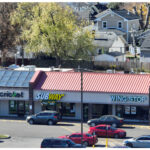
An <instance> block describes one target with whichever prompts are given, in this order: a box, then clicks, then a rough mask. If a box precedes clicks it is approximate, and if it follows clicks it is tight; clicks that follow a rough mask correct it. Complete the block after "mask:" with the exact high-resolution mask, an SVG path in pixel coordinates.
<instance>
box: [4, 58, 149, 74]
mask: <svg viewBox="0 0 150 150" xmlns="http://www.w3.org/2000/svg"><path fill="white" fill-rule="evenodd" d="M13 63H14V60H13V59H7V61H6V66H8V65H10V64H13ZM17 64H19V65H21V64H22V60H21V59H18V60H17ZM60 64H61V67H62V68H78V66H80V67H81V68H87V69H91V70H107V69H116V70H124V71H131V68H133V70H134V71H138V72H144V71H146V72H150V63H148V62H147V63H141V62H139V61H138V60H137V61H134V60H133V61H132V60H131V61H129V62H108V61H95V62H93V61H83V60H62V61H61V63H60ZM24 65H36V66H37V67H51V66H54V67H56V61H55V60H51V59H40V60H39V59H30V60H29V59H25V60H24Z"/></svg>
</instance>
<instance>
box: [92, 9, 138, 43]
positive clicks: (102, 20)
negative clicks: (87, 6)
mask: <svg viewBox="0 0 150 150" xmlns="http://www.w3.org/2000/svg"><path fill="white" fill-rule="evenodd" d="M94 22H95V26H97V28H98V31H104V30H106V31H107V30H108V29H109V30H110V29H113V30H114V29H116V30H119V31H122V32H123V33H125V35H126V41H127V42H128V43H131V42H132V38H131V33H130V31H131V30H132V29H134V30H136V31H138V30H139V28H140V24H139V17H138V16H137V15H135V14H133V13H131V12H129V11H127V10H125V9H123V10H112V9H107V10H105V11H103V12H101V13H99V14H98V15H96V19H95V20H94Z"/></svg>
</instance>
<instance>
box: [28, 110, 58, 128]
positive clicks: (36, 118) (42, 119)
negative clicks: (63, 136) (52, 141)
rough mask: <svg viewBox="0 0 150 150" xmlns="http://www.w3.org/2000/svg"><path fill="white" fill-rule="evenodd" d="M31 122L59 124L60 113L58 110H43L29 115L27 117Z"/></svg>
mask: <svg viewBox="0 0 150 150" xmlns="http://www.w3.org/2000/svg"><path fill="white" fill-rule="evenodd" d="M26 120H27V122H28V123H29V124H36V123H38V124H48V125H53V124H57V122H58V121H59V114H58V112H56V111H41V112H39V113H37V114H35V115H31V116H27V118H26Z"/></svg>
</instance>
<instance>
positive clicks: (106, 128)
mask: <svg viewBox="0 0 150 150" xmlns="http://www.w3.org/2000/svg"><path fill="white" fill-rule="evenodd" d="M88 133H90V134H92V135H93V134H94V133H95V134H96V135H97V136H100V137H114V138H124V137H126V131H124V130H121V129H116V128H114V127H112V126H110V125H105V124H101V125H98V126H95V127H90V128H89V131H88Z"/></svg>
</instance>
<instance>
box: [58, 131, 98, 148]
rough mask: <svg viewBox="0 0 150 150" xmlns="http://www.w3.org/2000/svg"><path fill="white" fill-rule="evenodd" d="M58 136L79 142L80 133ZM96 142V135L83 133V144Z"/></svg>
mask: <svg viewBox="0 0 150 150" xmlns="http://www.w3.org/2000/svg"><path fill="white" fill-rule="evenodd" d="M59 138H63V139H64V138H65V139H71V140H72V141H73V142H75V143H77V144H81V133H73V134H71V135H65V136H59ZM97 142H98V139H97V136H96V135H91V134H89V133H83V145H85V146H91V145H95V144H96V143H97Z"/></svg>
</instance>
